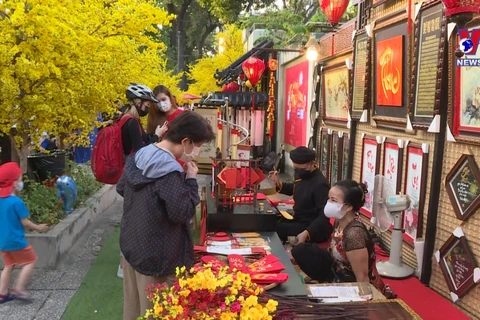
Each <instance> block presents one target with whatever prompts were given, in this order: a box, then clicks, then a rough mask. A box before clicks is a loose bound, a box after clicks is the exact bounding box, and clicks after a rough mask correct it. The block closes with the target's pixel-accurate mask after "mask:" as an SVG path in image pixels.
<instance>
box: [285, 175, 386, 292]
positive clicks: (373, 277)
mask: <svg viewBox="0 0 480 320" xmlns="http://www.w3.org/2000/svg"><path fill="white" fill-rule="evenodd" d="M366 192H367V188H366V186H365V185H364V184H362V183H360V184H358V183H357V182H355V181H352V180H343V181H339V182H337V183H336V184H335V185H334V186H333V187H332V188H331V189H330V191H329V193H328V198H329V199H328V202H327V204H326V205H325V208H324V213H325V216H326V217H327V218H331V219H335V225H334V232H333V235H332V241H331V243H330V247H329V249H328V250H325V249H322V248H319V247H318V246H317V245H316V244H312V243H301V244H299V245H298V246H296V247H294V248H293V249H292V256H293V257H294V259H295V261H296V263H297V264H298V265H299V266H300V268H301V269H302V270H303V271H304V272H305V273H306V274H307V275H308V276H309V277H310V278H312V279H313V280H317V281H319V282H337V281H339V282H371V283H372V284H374V285H375V286H376V287H377V288H378V289H379V290H381V291H383V290H384V285H383V282H382V280H381V278H380V276H379V275H378V272H377V271H376V268H375V250H374V242H373V240H372V238H371V236H370V234H369V232H368V230H367V228H366V227H365V225H364V224H363V223H362V222H361V221H360V218H359V217H358V213H357V212H358V211H359V210H360V208H361V207H362V206H363V205H364V204H365V194H366Z"/></svg>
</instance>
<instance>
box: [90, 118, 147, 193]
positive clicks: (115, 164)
mask: <svg viewBox="0 0 480 320" xmlns="http://www.w3.org/2000/svg"><path fill="white" fill-rule="evenodd" d="M132 118H133V117H132V116H130V115H124V116H123V117H122V118H121V119H120V120H119V121H118V122H117V123H115V124H113V125H112V126H109V127H106V128H103V129H102V130H100V132H99V133H98V135H97V139H96V141H95V145H94V146H93V152H92V160H91V168H92V171H93V175H94V176H95V179H96V180H97V181H99V182H102V183H105V184H116V183H117V182H118V180H119V179H120V177H121V176H122V173H123V167H124V166H125V159H124V154H123V143H122V126H123V125H124V124H125V122H127V121H128V120H130V119H132ZM139 125H140V124H139ZM140 131H141V129H140Z"/></svg>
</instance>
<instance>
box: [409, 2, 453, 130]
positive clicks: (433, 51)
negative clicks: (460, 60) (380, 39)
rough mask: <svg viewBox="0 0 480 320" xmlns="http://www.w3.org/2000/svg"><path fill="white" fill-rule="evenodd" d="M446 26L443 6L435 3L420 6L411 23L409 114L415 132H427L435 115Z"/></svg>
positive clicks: (439, 95)
mask: <svg viewBox="0 0 480 320" xmlns="http://www.w3.org/2000/svg"><path fill="white" fill-rule="evenodd" d="M446 25H447V19H446V17H445V15H444V14H443V4H441V3H438V2H430V3H427V4H424V5H423V8H422V9H421V11H420V13H419V15H418V17H417V19H416V22H415V35H416V36H415V43H414V49H413V50H414V52H415V55H414V56H413V62H412V63H413V77H412V82H411V88H412V93H411V94H410V107H409V113H410V114H411V115H412V125H413V127H414V128H416V129H417V128H418V129H428V127H429V125H430V122H431V121H432V120H433V117H434V115H435V114H438V112H439V108H440V98H441V86H442V77H443V75H444V70H443V59H444V56H445V54H444V51H445V50H444V46H445V41H446V29H447V28H446ZM446 72H447V73H448V70H447V71H446Z"/></svg>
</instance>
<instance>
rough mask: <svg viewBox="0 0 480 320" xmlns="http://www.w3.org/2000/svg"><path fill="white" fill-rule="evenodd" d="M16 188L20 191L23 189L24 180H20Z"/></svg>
mask: <svg viewBox="0 0 480 320" xmlns="http://www.w3.org/2000/svg"><path fill="white" fill-rule="evenodd" d="M15 190H17V191H18V192H20V191H22V190H23V181H18V183H17V186H16V187H15Z"/></svg>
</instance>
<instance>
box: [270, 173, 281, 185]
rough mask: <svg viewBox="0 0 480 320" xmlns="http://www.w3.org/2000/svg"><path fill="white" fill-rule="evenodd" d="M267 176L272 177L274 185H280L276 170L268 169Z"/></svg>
mask: <svg viewBox="0 0 480 320" xmlns="http://www.w3.org/2000/svg"><path fill="white" fill-rule="evenodd" d="M268 177H269V178H270V179H272V181H273V183H275V186H277V187H280V179H279V178H278V171H270V172H269V173H268Z"/></svg>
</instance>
